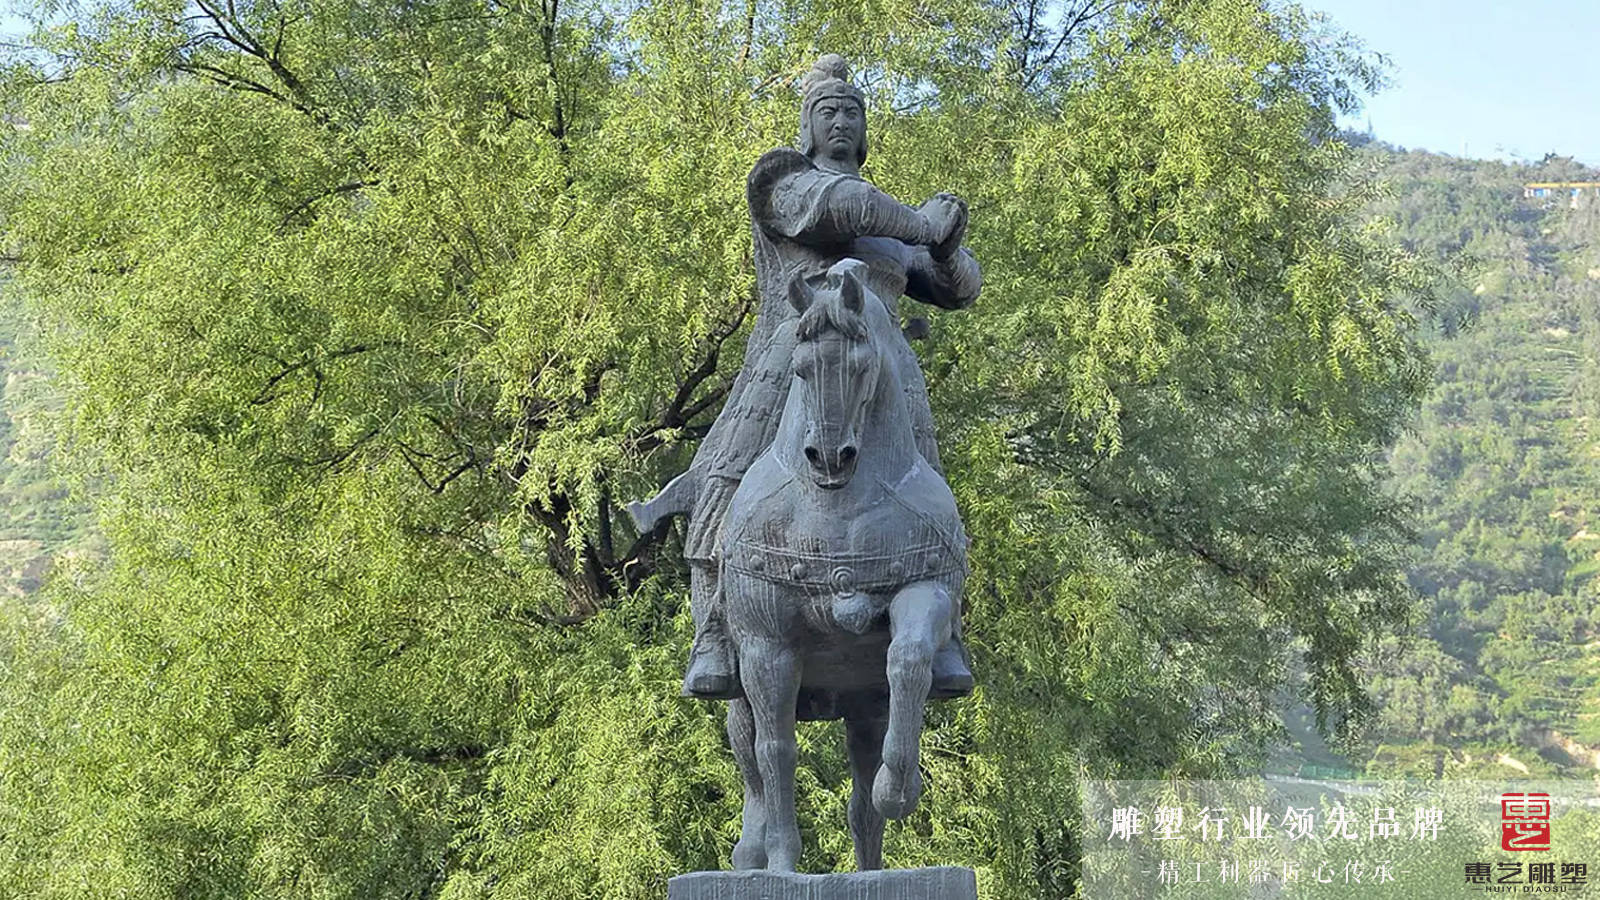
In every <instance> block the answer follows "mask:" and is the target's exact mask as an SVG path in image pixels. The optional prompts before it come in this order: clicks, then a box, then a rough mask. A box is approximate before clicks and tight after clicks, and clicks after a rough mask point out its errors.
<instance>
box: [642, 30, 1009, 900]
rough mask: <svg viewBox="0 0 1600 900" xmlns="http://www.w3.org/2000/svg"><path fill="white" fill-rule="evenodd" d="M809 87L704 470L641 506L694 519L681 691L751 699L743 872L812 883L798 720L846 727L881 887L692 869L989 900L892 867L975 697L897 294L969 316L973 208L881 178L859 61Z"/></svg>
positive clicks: (779, 889) (851, 810) (768, 890)
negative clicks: (803, 844)
mask: <svg viewBox="0 0 1600 900" xmlns="http://www.w3.org/2000/svg"><path fill="white" fill-rule="evenodd" d="M801 93H802V95H803V96H802V100H801V113H800V146H799V149H791V148H778V149H776V150H772V151H770V152H768V153H767V154H765V155H764V156H762V157H761V159H760V160H759V161H757V162H756V165H755V168H754V169H753V170H752V171H751V172H750V176H749V178H748V179H747V180H746V185H745V188H746V190H745V194H746V196H745V199H746V201H747V202H748V205H749V210H750V220H751V238H752V248H753V253H754V260H755V268H756V282H757V285H758V287H759V293H760V298H761V302H760V307H759V310H758V312H757V315H756V320H755V323H754V324H753V327H752V329H751V332H750V337H749V340H748V342H747V344H746V347H745V360H744V366H743V368H742V369H741V370H740V373H739V375H738V377H737V378H736V379H735V380H734V382H733V384H732V385H731V387H730V389H729V392H728V396H727V402H726V404H725V405H724V407H723V409H722V412H721V414H719V415H718V417H717V420H716V422H715V423H714V424H713V425H712V427H711V430H710V432H709V433H708V434H707V435H706V437H705V439H704V440H703V441H702V442H701V444H700V447H699V448H698V450H697V451H696V453H695V457H694V461H693V462H692V463H691V464H690V468H689V470H688V471H686V472H684V473H682V474H681V475H679V476H678V477H677V478H676V479H674V480H673V481H672V483H671V484H669V485H668V486H667V487H666V488H665V489H663V490H662V492H661V494H660V495H659V496H657V497H656V498H654V499H653V500H650V501H649V502H646V503H632V504H629V507H628V511H629V513H630V514H631V515H632V516H633V520H634V524H635V525H636V526H637V527H638V529H639V530H640V531H641V532H643V531H646V530H649V529H652V528H657V527H659V526H660V524H661V522H662V520H663V519H664V518H667V517H671V516H675V515H685V516H687V517H688V523H687V529H686V531H685V535H684V555H685V558H686V559H687V561H688V563H689V607H690V611H691V613H692V614H693V617H694V622H695V640H694V645H693V647H692V648H691V650H690V654H689V665H688V668H687V671H686V672H685V674H684V693H685V694H686V695H688V696H692V697H698V698H701V699H708V700H715V699H723V700H729V701H731V702H730V703H729V707H728V738H729V745H730V746H731V747H732V750H733V755H734V759H735V761H736V762H737V763H738V764H739V770H740V774H741V775H742V776H743V779H744V783H745V797H746V803H745V810H744V829H743V834H742V836H741V838H740V840H739V842H738V844H737V845H736V846H735V847H734V849H733V863H734V866H735V867H736V868H738V869H739V870H741V871H750V870H770V871H772V872H792V871H793V870H794V868H795V866H796V863H797V862H798V860H799V858H800V849H801V848H800V830H799V825H798V823H797V821H796V816H795V809H794V788H793V785H794V768H795V764H796V753H795V737H794V733H795V731H794V730H795V721H796V719H798V718H805V719H815V718H840V719H843V720H844V723H845V739H846V749H847V751H848V756H849V760H850V774H851V781H852V791H851V796H850V800H849V803H848V814H847V821H848V822H849V825H850V834H851V837H852V839H853V841H854V844H855V855H856V864H857V866H858V867H860V868H861V869H863V870H865V871H867V873H868V874H866V875H864V876H862V878H860V879H856V880H848V879H846V880H837V878H838V877H837V876H833V877H832V878H833V880H827V881H819V880H817V879H816V878H814V877H813V878H810V879H807V878H803V877H798V876H796V877H789V876H780V875H768V876H757V875H744V874H741V875H717V874H715V873H708V874H706V875H703V876H701V875H693V876H688V877H689V878H691V879H696V878H701V879H705V878H709V879H712V881H708V882H706V884H707V885H709V886H707V887H705V890H707V891H712V893H707V894H704V895H703V896H707V897H716V898H722V897H727V898H734V897H739V898H743V897H750V898H762V900H781V898H788V897H805V898H819V900H820V898H832V897H840V898H848V900H866V898H875V897H883V898H888V900H895V898H907V900H909V898H913V897H916V898H944V897H947V896H948V897H952V898H954V897H962V898H971V897H973V894H972V892H971V890H967V891H966V892H964V893H962V892H959V891H958V892H957V893H953V894H952V893H930V892H929V891H930V890H932V889H933V887H937V889H938V891H946V890H947V887H946V883H947V882H948V879H950V878H956V879H957V881H955V882H948V883H949V884H950V885H955V886H956V887H958V888H959V886H960V885H966V884H970V883H971V880H972V878H971V873H967V874H966V877H965V880H961V879H960V877H959V876H955V875H947V874H941V873H943V872H944V871H945V870H939V869H929V870H921V871H919V872H916V873H906V874H897V873H883V872H877V871H874V870H876V869H878V868H879V867H880V866H881V865H882V858H883V852H882V851H883V828H884V821H885V820H886V819H899V818H903V817H905V816H907V815H909V814H910V813H911V811H912V809H913V808H915V806H916V804H917V801H918V799H919V797H920V796H921V792H922V776H921V771H920V768H919V753H920V747H919V742H920V737H921V732H922V719H923V710H924V708H925V706H926V704H927V702H928V701H929V700H930V699H945V698H951V697H959V696H963V695H965V694H967V693H969V692H970V691H971V690H972V688H973V677H972V672H971V669H970V668H969V665H968V658H967V654H966V651H965V649H964V648H963V646H962V643H961V594H962V588H963V585H964V581H965V578H966V574H967V536H966V532H965V531H964V529H963V528H962V525H961V518H960V514H959V511H958V510H957V508H956V501H955V496H954V494H952V492H951V490H950V487H949V485H948V484H946V482H945V480H944V476H943V469H942V468H941V466H940V463H939V454H938V447H937V444H936V442H935V441H934V434H933V416H932V413H931V412H930V406H929V401H928V388H927V383H926V381H925V380H924V378H923V374H922V369H921V367H920V365H919V364H918V362H917V357H916V353H915V352H913V350H912V349H911V346H910V344H909V343H908V342H907V339H906V334H905V331H904V330H903V328H902V326H901V324H900V315H899V311H898V308H899V301H900V298H901V297H909V298H911V299H913V300H918V301H920V302H923V303H926V304H930V305H932V306H937V307H941V308H944V309H961V308H963V307H966V306H968V305H970V304H971V303H972V302H973V301H974V300H976V299H977V296H978V292H979V290H980V288H981V286H982V276H981V274H980V272H979V270H978V264H977V261H976V259H974V258H973V256H972V254H971V253H970V252H968V251H967V250H966V249H965V248H963V247H962V246H961V242H962V239H963V237H964V235H965V233H966V228H967V207H966V204H965V203H964V202H963V201H961V200H960V199H959V198H957V197H955V196H954V195H951V194H944V193H941V194H936V195H934V196H933V197H930V198H929V199H928V200H927V201H925V202H923V203H922V204H921V205H919V206H915V207H912V206H907V205H905V204H902V203H901V202H900V201H898V200H896V199H895V198H893V197H891V196H889V195H888V194H886V193H884V192H883V191H880V190H878V189H877V188H876V187H874V186H873V185H872V184H871V183H870V182H868V181H867V180H866V179H864V178H862V177H861V163H862V162H863V161H864V160H865V159H866V157H867V135H866V98H865V96H864V95H863V93H862V92H861V90H860V89H858V88H857V87H855V86H854V85H853V84H851V83H850V74H849V67H848V66H847V65H845V62H844V60H843V59H841V58H840V57H838V56H835V55H828V56H824V57H823V58H822V59H820V60H818V61H817V64H816V65H815V66H814V67H813V68H812V71H811V72H810V73H809V74H808V75H807V76H806V77H805V79H803V81H802V84H801ZM951 871H955V870H951ZM718 879H720V880H718ZM728 879H732V880H728ZM675 884H676V882H675ZM675 890H677V889H676V888H675ZM673 896H675V897H676V896H679V894H676V893H675V894H673ZM682 896H685V897H688V896H702V895H701V894H695V895H688V894H684V895H682Z"/></svg>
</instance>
